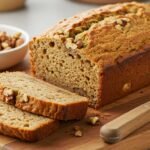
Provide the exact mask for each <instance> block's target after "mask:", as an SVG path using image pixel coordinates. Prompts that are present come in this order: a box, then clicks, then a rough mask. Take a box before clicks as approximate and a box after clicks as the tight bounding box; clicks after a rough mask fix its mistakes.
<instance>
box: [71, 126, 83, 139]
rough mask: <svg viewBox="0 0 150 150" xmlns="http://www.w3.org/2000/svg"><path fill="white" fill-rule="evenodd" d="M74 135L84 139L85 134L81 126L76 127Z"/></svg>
mask: <svg viewBox="0 0 150 150" xmlns="http://www.w3.org/2000/svg"><path fill="white" fill-rule="evenodd" d="M73 135H74V136H76V137H82V136H83V132H82V130H81V128H80V126H74V127H73Z"/></svg>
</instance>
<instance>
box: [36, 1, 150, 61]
mask: <svg viewBox="0 0 150 150" xmlns="http://www.w3.org/2000/svg"><path fill="white" fill-rule="evenodd" d="M145 35H146V36H145ZM42 38H43V39H46V38H48V39H49V40H51V42H50V44H49V45H50V46H51V47H54V46H57V47H58V48H59V47H64V49H67V50H69V51H73V53H77V54H79V55H82V56H83V57H85V58H87V59H89V60H90V61H92V62H94V63H96V64H101V63H103V62H107V63H110V62H114V60H116V59H117V58H118V57H120V56H121V55H126V54H127V55H128V54H130V53H134V52H137V51H139V50H140V49H142V48H143V47H144V46H145V45H149V44H150V4H142V3H136V2H131V3H123V4H115V5H107V6H104V7H100V8H97V9H93V10H90V11H87V12H84V13H81V14H79V15H76V16H74V17H71V18H69V19H64V20H63V21H60V22H59V23H58V24H57V25H56V26H55V27H53V28H51V29H49V30H48V31H47V32H45V33H44V34H42V35H41V36H39V37H37V38H34V39H33V40H38V39H40V40H41V39H42Z"/></svg>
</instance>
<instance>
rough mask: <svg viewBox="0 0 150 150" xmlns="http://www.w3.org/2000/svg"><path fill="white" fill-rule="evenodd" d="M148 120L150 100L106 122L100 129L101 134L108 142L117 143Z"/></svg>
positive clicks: (149, 119) (149, 116) (149, 120)
mask: <svg viewBox="0 0 150 150" xmlns="http://www.w3.org/2000/svg"><path fill="white" fill-rule="evenodd" d="M148 122H150V101H149V102H147V103H145V104H142V105H140V106H138V107H136V108H135V109H133V110H131V111H129V112H127V113H125V114H123V115H121V116H120V117H118V118H116V119H114V120H113V121H111V122H109V123H107V124H105V125H104V126H103V127H102V128H101V129H100V136H101V137H102V138H103V139H104V140H105V141H106V142H108V143H115V142H117V141H120V140H121V139H123V138H124V137H126V136H127V135H129V134H130V133H132V132H133V131H134V130H136V129H138V128H140V127H141V126H143V125H145V124H146V123H148Z"/></svg>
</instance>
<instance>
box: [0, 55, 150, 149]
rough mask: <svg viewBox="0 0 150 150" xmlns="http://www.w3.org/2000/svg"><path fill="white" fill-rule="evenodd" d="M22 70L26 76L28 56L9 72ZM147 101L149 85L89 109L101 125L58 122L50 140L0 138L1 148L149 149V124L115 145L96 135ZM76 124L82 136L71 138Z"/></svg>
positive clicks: (82, 122) (90, 113)
mask: <svg viewBox="0 0 150 150" xmlns="http://www.w3.org/2000/svg"><path fill="white" fill-rule="evenodd" d="M16 70H17V71H25V72H28V73H29V70H30V66H29V61H28V56H27V57H26V58H25V60H24V61H23V62H22V63H20V64H19V65H17V66H15V67H13V68H11V69H10V71H16ZM147 101H150V86H149V87H145V88H144V89H141V90H139V91H137V92H135V93H133V94H130V95H128V96H126V97H124V98H122V99H120V100H118V101H116V102H115V103H112V104H110V105H107V106H105V107H103V108H101V109H100V110H94V109H91V108H89V109H88V112H87V116H89V115H95V114H96V115H99V116H100V118H101V123H100V125H97V126H90V125H88V124H87V123H86V121H85V119H84V120H82V121H71V122H61V126H60V128H59V129H58V131H56V132H55V133H54V134H52V135H51V136H50V137H48V138H46V139H44V140H42V141H39V142H36V143H27V142H22V141H19V140H17V139H13V138H8V137H6V136H2V135H0V149H3V150H84V149H85V150H148V149H150V123H149V124H147V125H145V126H144V127H142V128H140V129H138V130H136V131H135V132H134V133H132V134H131V135H129V136H128V137H127V138H125V139H124V140H122V141H120V142H118V143H116V144H107V143H105V142H104V141H103V139H101V138H100V136H99V130H100V127H101V126H102V125H104V124H105V123H107V122H109V121H111V120H113V119H114V118H116V117H118V116H120V115H121V114H123V113H125V112H127V111H129V110H131V109H133V108H135V107H136V106H139V105H140V104H143V103H145V102H147ZM75 125H79V126H81V128H82V129H83V137H74V136H73V135H72V134H71V133H72V128H73V127H74V126H75Z"/></svg>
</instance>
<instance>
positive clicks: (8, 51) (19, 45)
mask: <svg viewBox="0 0 150 150" xmlns="http://www.w3.org/2000/svg"><path fill="white" fill-rule="evenodd" d="M28 43H29V36H28V34H27V33H26V32H25V31H23V30H22V29H19V28H16V27H12V26H8V25H1V24H0V70H4V69H7V68H9V67H12V66H14V65H16V64H18V63H19V62H20V61H22V60H23V58H24V57H25V55H26V53H27V49H28Z"/></svg>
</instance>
